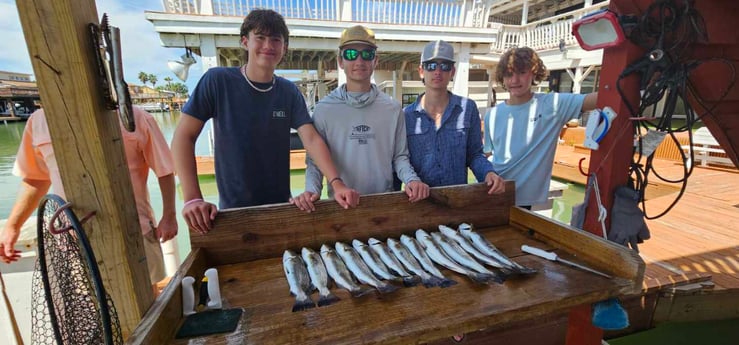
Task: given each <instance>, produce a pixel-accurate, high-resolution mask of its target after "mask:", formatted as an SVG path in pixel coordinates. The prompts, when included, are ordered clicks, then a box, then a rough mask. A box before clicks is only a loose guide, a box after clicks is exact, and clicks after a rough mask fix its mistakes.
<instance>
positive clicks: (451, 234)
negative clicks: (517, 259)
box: [439, 225, 512, 273]
mask: <svg viewBox="0 0 739 345" xmlns="http://www.w3.org/2000/svg"><path fill="white" fill-rule="evenodd" d="M439 231H440V232H441V233H442V234H444V236H446V237H448V238H450V239H452V240H454V241H455V242H457V244H458V245H459V246H460V247H462V249H464V250H465V251H466V252H467V253H469V254H471V255H472V256H474V257H475V258H476V259H478V260H480V261H482V262H483V263H484V264H486V265H488V266H492V267H495V268H499V269H501V271H502V272H503V273H510V270H511V269H512V266H510V265H507V264H504V263H502V262H500V261H499V260H497V259H495V258H493V257H491V256H488V255H486V254H485V253H483V252H481V251H480V250H479V249H477V247H475V245H473V244H472V242H470V241H469V240H468V239H467V238H466V237H464V236H462V234H460V233H459V231H457V230H455V229H452V228H450V227H448V226H446V225H439Z"/></svg>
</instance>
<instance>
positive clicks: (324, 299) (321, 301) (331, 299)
mask: <svg viewBox="0 0 739 345" xmlns="http://www.w3.org/2000/svg"><path fill="white" fill-rule="evenodd" d="M340 300H341V299H340V298H339V297H338V296H336V295H334V294H333V293H332V292H330V291H329V293H328V294H326V295H320V296H319V297H318V306H319V307H324V306H327V305H331V304H334V303H336V302H338V301H340Z"/></svg>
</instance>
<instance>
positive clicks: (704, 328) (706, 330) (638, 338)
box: [608, 319, 739, 345]
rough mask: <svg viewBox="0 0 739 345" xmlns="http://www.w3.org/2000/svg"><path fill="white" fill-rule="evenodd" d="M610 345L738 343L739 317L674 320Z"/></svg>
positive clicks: (731, 344)
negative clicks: (707, 319)
mask: <svg viewBox="0 0 739 345" xmlns="http://www.w3.org/2000/svg"><path fill="white" fill-rule="evenodd" d="M608 344H609V345H652V344H669V345H737V344H739V319H729V320H718V321H700V322H672V323H666V324H663V325H659V326H657V327H656V328H654V329H650V330H648V331H644V332H639V333H635V334H631V335H627V336H625V337H621V338H616V339H609V340H608Z"/></svg>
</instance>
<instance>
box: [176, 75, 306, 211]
mask: <svg viewBox="0 0 739 345" xmlns="http://www.w3.org/2000/svg"><path fill="white" fill-rule="evenodd" d="M275 78H276V79H275V84H274V88H273V89H272V90H270V91H269V92H259V91H257V90H254V88H252V87H251V86H249V84H248V83H247V82H246V79H245V78H244V75H243V74H241V71H240V69H239V68H238V67H215V68H211V69H209V70H208V71H207V72H206V73H205V74H204V75H203V77H202V78H201V79H200V81H199V82H198V85H197V86H196V87H195V90H193V93H192V95H191V96H190V99H189V100H188V102H187V104H185V106H184V107H183V108H182V112H183V113H186V114H188V115H191V116H193V117H195V118H197V119H199V120H201V121H203V122H205V121H208V120H209V119H213V128H214V136H215V139H214V146H215V147H214V149H215V157H214V159H215V171H216V183H217V185H218V196H219V208H221V209H225V208H234V207H247V206H256V205H265V204H273V203H281V202H286V201H288V199H289V198H290V128H294V129H297V128H299V127H300V126H303V125H305V124H309V123H312V120H311V118H310V115H309V114H308V109H307V108H306V106H305V100H304V99H303V96H302V94H301V93H300V91H299V90H298V88H297V86H295V84H293V83H292V82H290V81H289V80H287V79H284V78H281V77H275ZM266 86H267V85H264V84H260V85H259V86H257V87H259V88H266Z"/></svg>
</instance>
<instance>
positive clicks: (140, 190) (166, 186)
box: [0, 107, 178, 294]
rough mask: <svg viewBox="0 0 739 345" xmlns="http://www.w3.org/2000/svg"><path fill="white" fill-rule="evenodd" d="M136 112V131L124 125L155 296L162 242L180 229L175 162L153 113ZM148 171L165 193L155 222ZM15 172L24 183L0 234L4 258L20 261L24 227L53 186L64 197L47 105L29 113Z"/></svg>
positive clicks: (0, 254)
mask: <svg viewBox="0 0 739 345" xmlns="http://www.w3.org/2000/svg"><path fill="white" fill-rule="evenodd" d="M133 114H134V121H135V122H136V130H135V131H134V132H128V131H126V130H125V129H124V128H123V127H122V126H121V132H122V134H123V135H122V138H123V143H124V145H123V146H124V149H125V152H126V161H127V163H128V170H129V173H130V175H131V185H132V187H133V192H134V197H135V200H136V211H137V212H138V215H139V222H140V225H141V233H142V235H143V241H144V249H145V253H146V262H147V266H148V268H149V279H150V281H151V284H152V288H153V289H154V291H155V294H156V283H158V282H159V281H161V280H162V279H164V277H165V271H164V258H163V255H162V248H161V246H160V242H166V241H169V240H171V239H172V238H174V237H175V236H176V235H177V228H178V226H177V212H176V210H175V179H174V163H173V159H172V153H171V151H170V150H169V146H168V145H167V141H166V140H165V139H164V135H163V134H162V132H161V130H160V129H159V126H158V125H157V123H156V121H155V120H154V117H152V116H151V114H149V113H147V112H146V111H145V110H143V109H141V108H138V107H133ZM150 170H151V171H154V173H155V174H156V176H157V179H158V182H159V189H160V192H161V193H162V214H161V217H160V218H159V221H157V220H156V218H155V216H154V210H153V209H152V207H151V203H150V202H149V190H148V187H147V180H148V177H149V171H150ZM13 174H15V175H17V176H19V177H21V179H22V181H21V185H20V187H19V190H18V196H17V197H16V202H15V204H14V205H13V209H12V210H11V211H10V215H9V216H8V219H7V222H6V223H5V226H4V227H3V229H2V232H1V233H0V260H2V261H3V262H5V263H8V264H9V263H12V262H14V261H17V260H18V258H19V253H18V252H17V251H16V250H15V249H14V246H15V244H16V242H17V241H18V236H19V235H20V229H21V226H22V225H23V223H24V222H25V221H26V220H27V219H28V218H29V217H30V216H31V214H32V213H33V212H34V211H35V210H36V207H37V205H38V204H39V201H40V200H41V198H42V197H43V196H44V195H45V194H46V193H48V192H49V189H53V192H54V193H55V194H57V195H59V196H61V197H62V198H65V193H64V186H62V181H61V176H60V175H59V166H58V164H57V160H56V156H55V155H54V149H53V147H52V145H51V136H50V135H49V127H48V124H47V122H46V116H45V114H44V111H43V109H39V110H37V111H36V112H34V113H33V114H31V116H30V117H29V118H28V121H27V122H26V127H25V129H24V131H23V137H22V138H21V144H20V147H19V148H18V155H17V156H16V160H15V165H14V167H13Z"/></svg>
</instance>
